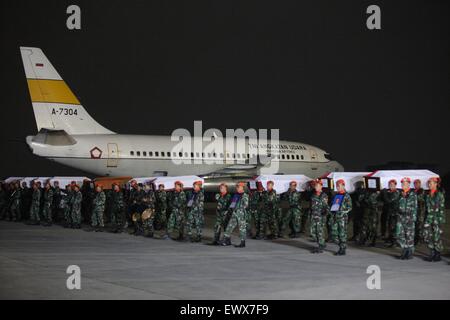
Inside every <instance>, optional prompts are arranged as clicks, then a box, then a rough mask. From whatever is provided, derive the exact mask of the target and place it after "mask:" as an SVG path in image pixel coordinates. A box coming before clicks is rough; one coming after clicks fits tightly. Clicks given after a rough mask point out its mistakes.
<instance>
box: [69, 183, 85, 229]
mask: <svg viewBox="0 0 450 320" xmlns="http://www.w3.org/2000/svg"><path fill="white" fill-rule="evenodd" d="M72 189H73V193H72V197H71V198H70V217H71V220H72V228H73V229H80V228H81V205H82V202H83V195H82V193H81V191H80V186H79V185H77V184H74V185H73V186H72Z"/></svg>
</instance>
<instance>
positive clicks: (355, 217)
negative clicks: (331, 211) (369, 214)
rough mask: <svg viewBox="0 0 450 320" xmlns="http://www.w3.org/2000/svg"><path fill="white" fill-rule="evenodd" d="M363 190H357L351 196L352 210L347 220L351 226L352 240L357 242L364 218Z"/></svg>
mask: <svg viewBox="0 0 450 320" xmlns="http://www.w3.org/2000/svg"><path fill="white" fill-rule="evenodd" d="M364 194H365V193H364V189H363V188H358V189H356V191H355V192H354V193H353V195H352V202H353V208H352V212H351V214H350V217H349V220H351V221H352V224H353V232H352V240H354V241H357V240H359V238H360V235H361V229H362V220H363V217H364V203H363V201H364Z"/></svg>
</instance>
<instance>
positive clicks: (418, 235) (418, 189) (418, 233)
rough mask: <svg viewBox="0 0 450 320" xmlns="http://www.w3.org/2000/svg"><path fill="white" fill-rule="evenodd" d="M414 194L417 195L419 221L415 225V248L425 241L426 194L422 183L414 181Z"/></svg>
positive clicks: (417, 180)
mask: <svg viewBox="0 0 450 320" xmlns="http://www.w3.org/2000/svg"><path fill="white" fill-rule="evenodd" d="M414 192H415V193H416V195H417V219H416V224H415V236H414V246H417V245H418V244H419V243H420V242H421V241H422V239H423V235H422V233H423V220H424V219H425V192H424V190H423V188H422V182H421V181H420V180H419V179H416V180H414Z"/></svg>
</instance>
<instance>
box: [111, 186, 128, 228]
mask: <svg viewBox="0 0 450 320" xmlns="http://www.w3.org/2000/svg"><path fill="white" fill-rule="evenodd" d="M111 219H112V221H114V227H115V230H114V231H115V232H122V231H123V229H124V228H125V223H126V217H125V202H124V200H123V193H122V191H121V190H119V191H112V193H111Z"/></svg>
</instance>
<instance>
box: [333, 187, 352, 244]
mask: <svg viewBox="0 0 450 320" xmlns="http://www.w3.org/2000/svg"><path fill="white" fill-rule="evenodd" d="M343 195H344V199H343V200H342V203H341V206H340V208H339V210H338V211H335V212H332V213H331V216H332V224H331V228H332V229H331V234H332V238H333V240H334V241H335V242H337V243H338V245H339V249H340V250H341V252H345V249H346V248H347V225H348V214H349V212H350V211H352V198H351V197H350V194H348V193H347V192H345V193H343Z"/></svg>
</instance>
